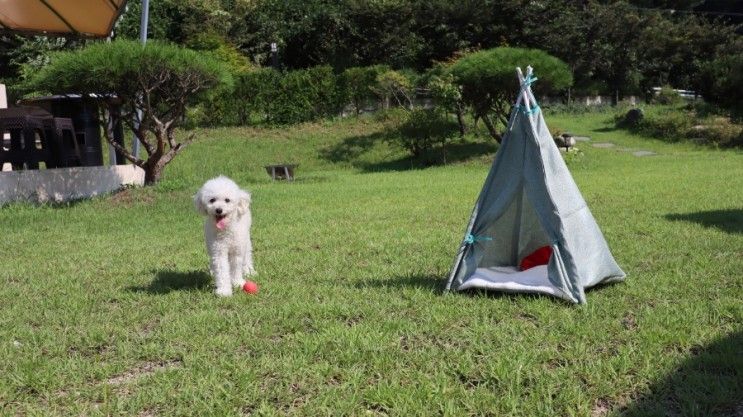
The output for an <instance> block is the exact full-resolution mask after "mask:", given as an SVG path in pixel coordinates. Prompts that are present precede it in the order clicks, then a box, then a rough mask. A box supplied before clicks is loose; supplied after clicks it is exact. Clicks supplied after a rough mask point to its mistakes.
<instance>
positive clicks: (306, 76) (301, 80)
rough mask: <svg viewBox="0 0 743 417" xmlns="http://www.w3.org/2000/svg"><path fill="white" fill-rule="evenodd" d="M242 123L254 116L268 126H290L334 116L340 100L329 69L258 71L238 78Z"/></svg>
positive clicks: (237, 94) (340, 103)
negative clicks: (274, 124) (268, 124)
mask: <svg viewBox="0 0 743 417" xmlns="http://www.w3.org/2000/svg"><path fill="white" fill-rule="evenodd" d="M235 96H236V97H237V100H238V104H237V105H238V107H240V109H241V110H240V119H241V121H242V122H243V123H245V122H247V121H248V120H249V119H250V116H251V115H257V116H258V117H259V118H260V119H262V120H263V121H265V122H268V123H276V124H291V123H300V122H306V121H311V120H317V119H319V118H322V117H328V116H333V115H336V114H337V113H338V112H339V110H340V108H341V106H342V104H343V96H342V94H341V91H340V90H339V86H338V80H337V77H336V76H335V75H334V74H333V71H332V69H331V68H330V67H329V66H320V67H314V68H309V69H305V70H297V71H289V72H286V73H280V72H278V71H275V70H273V69H259V70H254V71H249V72H247V73H245V74H241V75H240V76H239V77H238V80H237V82H236V87H235Z"/></svg>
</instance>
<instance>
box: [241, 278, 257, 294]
mask: <svg viewBox="0 0 743 417" xmlns="http://www.w3.org/2000/svg"><path fill="white" fill-rule="evenodd" d="M243 291H245V292H246V293H248V294H258V284H256V283H255V282H253V281H246V282H245V284H243Z"/></svg>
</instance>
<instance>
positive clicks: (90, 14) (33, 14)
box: [0, 0, 127, 38]
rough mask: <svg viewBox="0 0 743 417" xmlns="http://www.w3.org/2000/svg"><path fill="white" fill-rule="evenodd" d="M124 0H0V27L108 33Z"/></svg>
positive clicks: (56, 32) (75, 33) (89, 34)
mask: <svg viewBox="0 0 743 417" xmlns="http://www.w3.org/2000/svg"><path fill="white" fill-rule="evenodd" d="M126 2H127V0H0V30H10V31H14V32H22V33H29V34H42V35H58V36H84V37H96V38H105V37H107V36H109V34H110V33H111V30H112V29H113V26H114V23H116V19H118V17H119V15H121V13H122V12H123V11H124V6H125V5H126Z"/></svg>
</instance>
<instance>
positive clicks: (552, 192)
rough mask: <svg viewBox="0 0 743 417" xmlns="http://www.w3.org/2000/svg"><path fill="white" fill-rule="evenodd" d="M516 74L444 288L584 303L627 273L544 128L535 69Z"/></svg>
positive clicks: (545, 127)
mask: <svg viewBox="0 0 743 417" xmlns="http://www.w3.org/2000/svg"><path fill="white" fill-rule="evenodd" d="M517 74H518V77H519V81H520V84H521V91H519V94H518V97H517V100H516V105H515V106H514V109H513V111H512V112H511V117H510V120H509V123H508V128H507V132H506V134H505V135H504V138H503V141H502V143H501V146H500V149H499V150H498V152H497V154H496V157H495V161H494V162H493V165H492V167H491V169H490V173H489V174H488V176H487V179H486V180H485V185H484V186H483V189H482V191H481V192H480V196H479V198H478V200H477V203H476V204H475V208H474V210H473V212H472V217H471V218H470V222H469V224H468V226H467V230H466V232H465V236H464V239H463V240H462V244H461V246H460V249H459V252H458V254H457V257H456V260H455V262H454V267H453V268H452V271H451V274H450V276H449V281H448V283H447V286H446V289H447V290H458V291H461V290H466V289H486V290H499V291H509V292H535V293H545V294H551V295H553V296H556V297H560V298H563V299H565V300H568V301H571V302H574V303H585V302H586V297H585V289H586V288H589V287H592V286H594V285H597V284H600V283H606V282H613V281H621V280H623V279H624V277H625V274H624V272H623V271H622V269H621V268H619V266H618V265H617V263H616V261H615V260H614V258H613V257H612V255H611V252H610V251H609V247H608V245H607V244H606V241H605V240H604V236H603V235H602V233H601V230H599V227H598V225H597V224H596V220H594V218H593V215H592V214H591V211H590V210H589V209H588V206H587V205H586V202H585V201H584V200H583V196H581V193H580V191H579V190H578V187H577V186H576V184H575V181H573V178H572V176H571V175H570V172H569V171H568V168H567V166H566V165H565V162H564V161H563V158H562V156H561V155H560V151H559V150H558V149H557V146H556V145H555V143H554V140H553V139H552V135H551V134H550V132H549V130H548V129H547V125H546V124H545V121H544V117H543V116H542V113H541V111H540V109H539V106H538V105H537V102H536V100H535V99H534V95H533V94H532V91H531V87H530V85H531V83H532V82H533V81H535V80H536V78H533V76H532V69H531V67H529V68H528V70H527V75H526V78H524V77H523V75H522V72H521V69H517ZM540 253H541V254H542V255H544V254H545V253H546V254H547V255H546V257H545V256H542V257H543V258H544V259H543V261H542V262H537V263H538V265H537V266H534V267H531V268H528V266H529V265H526V264H527V262H526V261H527V260H529V259H534V258H533V256H534V254H540ZM520 266H521V267H520ZM525 266H526V267H525ZM527 268H528V269H527Z"/></svg>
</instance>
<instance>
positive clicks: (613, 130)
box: [593, 126, 619, 133]
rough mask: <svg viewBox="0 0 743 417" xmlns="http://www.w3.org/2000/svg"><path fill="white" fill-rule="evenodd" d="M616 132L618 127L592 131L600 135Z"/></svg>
mask: <svg viewBox="0 0 743 417" xmlns="http://www.w3.org/2000/svg"><path fill="white" fill-rule="evenodd" d="M617 130H619V128H618V127H608V126H607V127H602V128H600V129H594V130H593V131H594V132H601V133H609V132H616V131H617Z"/></svg>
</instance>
